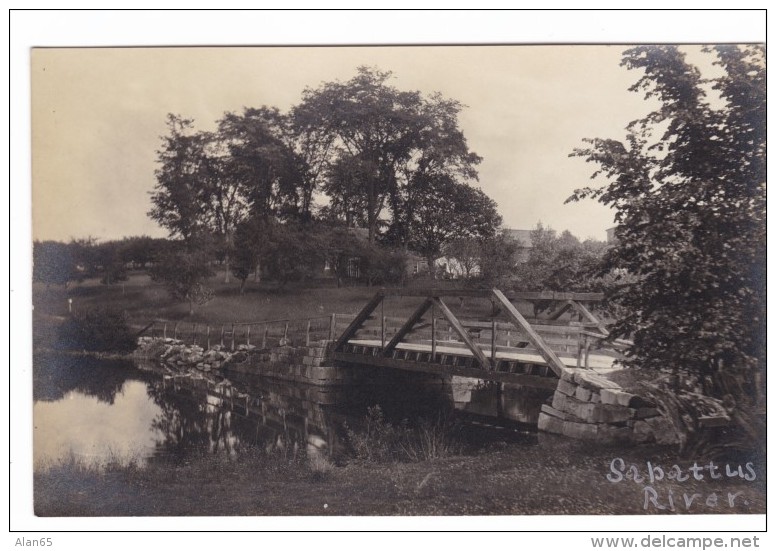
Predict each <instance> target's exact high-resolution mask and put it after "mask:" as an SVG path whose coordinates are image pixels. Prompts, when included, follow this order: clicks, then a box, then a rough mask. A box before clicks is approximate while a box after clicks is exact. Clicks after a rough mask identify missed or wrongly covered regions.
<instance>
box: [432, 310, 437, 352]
mask: <svg viewBox="0 0 776 551" xmlns="http://www.w3.org/2000/svg"><path fill="white" fill-rule="evenodd" d="M436 327H437V321H436V310H435V308H434V305H433V304H432V305H431V363H434V361H435V360H436Z"/></svg>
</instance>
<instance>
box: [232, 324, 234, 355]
mask: <svg viewBox="0 0 776 551" xmlns="http://www.w3.org/2000/svg"><path fill="white" fill-rule="evenodd" d="M232 350H233V351H234V324H232Z"/></svg>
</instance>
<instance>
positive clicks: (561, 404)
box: [539, 368, 676, 444]
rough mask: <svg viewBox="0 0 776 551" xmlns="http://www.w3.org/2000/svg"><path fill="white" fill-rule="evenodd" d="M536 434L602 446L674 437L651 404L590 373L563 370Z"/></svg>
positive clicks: (667, 423) (543, 412)
mask: <svg viewBox="0 0 776 551" xmlns="http://www.w3.org/2000/svg"><path fill="white" fill-rule="evenodd" d="M539 430H543V431H545V432H551V433H555V434H562V435H564V436H568V437H570V438H577V439H581V440H593V441H596V442H602V443H622V442H625V443H647V442H657V443H665V444H667V443H675V442H676V434H675V432H674V430H673V428H672V426H671V424H670V422H668V420H666V419H665V418H664V417H663V416H661V414H660V412H659V411H658V410H657V409H656V408H655V406H654V404H652V403H650V402H649V401H648V400H646V399H644V398H643V397H641V396H637V395H635V394H631V393H629V392H626V391H624V390H623V389H622V388H621V387H620V386H619V385H618V384H616V383H614V382H612V381H610V380H608V379H606V378H605V377H602V376H600V375H598V374H596V373H594V372H592V371H589V370H583V369H573V368H567V369H566V370H564V372H563V373H562V375H561V378H560V380H559V381H558V387H557V388H556V390H555V394H554V395H553V399H552V405H548V404H544V405H543V406H542V410H541V413H540V414H539Z"/></svg>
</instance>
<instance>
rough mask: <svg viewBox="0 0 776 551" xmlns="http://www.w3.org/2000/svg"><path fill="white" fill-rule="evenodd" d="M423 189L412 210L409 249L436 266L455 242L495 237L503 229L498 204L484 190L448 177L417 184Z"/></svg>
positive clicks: (425, 179)
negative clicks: (447, 247)
mask: <svg viewBox="0 0 776 551" xmlns="http://www.w3.org/2000/svg"><path fill="white" fill-rule="evenodd" d="M416 185H418V186H419V187H421V188H422V191H421V192H420V193H418V194H417V198H416V200H415V205H414V208H413V210H412V218H411V219H410V226H411V227H412V228H413V231H412V233H411V236H410V239H411V240H410V246H411V247H412V248H413V249H414V250H416V251H418V252H419V253H420V254H422V255H423V256H425V257H426V260H427V262H428V266H429V269H430V270H431V274H432V276H433V274H434V270H433V266H434V262H435V261H436V259H438V258H439V257H440V256H442V254H443V251H444V248H445V246H446V245H448V244H449V243H450V242H452V241H453V240H454V239H460V238H464V237H474V238H485V237H492V236H494V235H495V234H496V230H497V229H498V227H499V226H500V225H501V216H500V215H499V213H498V211H497V210H496V203H495V202H494V201H493V200H492V199H491V198H489V197H488V196H487V195H485V194H484V193H483V192H482V191H481V190H479V189H477V188H474V187H471V186H469V185H468V184H463V183H460V182H458V181H456V180H455V179H453V178H451V177H449V176H447V175H440V176H430V177H427V178H424V179H423V180H422V181H418V182H416Z"/></svg>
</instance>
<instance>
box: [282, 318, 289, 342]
mask: <svg viewBox="0 0 776 551" xmlns="http://www.w3.org/2000/svg"><path fill="white" fill-rule="evenodd" d="M283 343H284V344H288V322H286V326H285V327H284V328H283Z"/></svg>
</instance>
